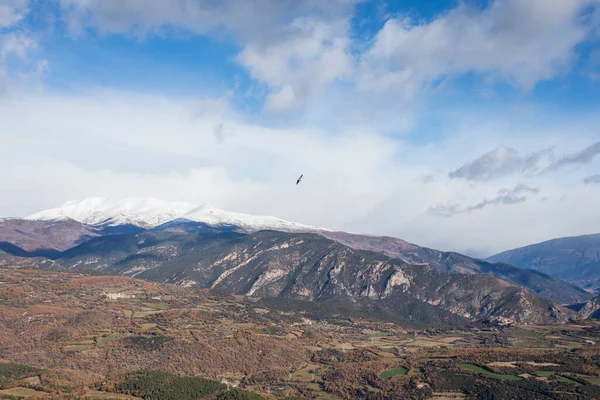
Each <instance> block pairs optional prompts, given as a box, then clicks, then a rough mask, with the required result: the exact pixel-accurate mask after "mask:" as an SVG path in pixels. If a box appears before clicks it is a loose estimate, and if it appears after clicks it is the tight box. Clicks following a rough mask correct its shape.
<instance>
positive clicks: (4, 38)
mask: <svg viewBox="0 0 600 400" xmlns="http://www.w3.org/2000/svg"><path fill="white" fill-rule="evenodd" d="M36 46H37V43H36V42H35V41H34V40H33V39H32V38H31V37H29V36H27V35H25V34H17V33H12V32H11V33H7V34H4V35H0V62H2V61H4V59H5V58H6V57H7V56H9V55H15V56H17V57H19V58H21V59H23V58H25V57H26V56H27V53H28V51H29V50H31V49H34V48H35V47H36Z"/></svg>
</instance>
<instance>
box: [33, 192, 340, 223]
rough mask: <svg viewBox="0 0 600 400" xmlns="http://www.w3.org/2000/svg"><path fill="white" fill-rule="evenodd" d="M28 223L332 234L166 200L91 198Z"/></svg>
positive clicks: (35, 217)
mask: <svg viewBox="0 0 600 400" xmlns="http://www.w3.org/2000/svg"><path fill="white" fill-rule="evenodd" d="M25 219H27V220H43V221H44V220H64V219H73V220H75V221H78V222H81V223H84V224H88V225H105V226H117V225H126V224H131V225H135V226H139V227H142V228H153V227H156V226H158V225H161V224H164V223H166V222H169V221H173V220H175V219H187V220H190V221H194V222H202V223H205V224H207V225H213V226H214V225H235V226H238V227H240V228H242V229H246V230H249V231H257V230H264V229H273V230H282V231H306V230H317V231H329V230H328V229H324V228H319V227H316V226H310V225H303V224H297V223H295V222H289V221H285V220H283V219H279V218H275V217H271V216H256V215H250V214H243V213H236V212H230V211H224V210H221V209H218V208H215V207H212V206H210V205H208V204H203V205H200V206H198V205H195V204H192V203H186V202H182V201H165V200H159V199H155V198H151V197H127V198H121V199H109V198H103V197H92V198H87V199H84V200H77V201H68V202H66V203H65V204H63V205H62V206H60V207H57V208H52V209H48V210H44V211H40V212H37V213H35V214H32V215H29V216H28V217H25Z"/></svg>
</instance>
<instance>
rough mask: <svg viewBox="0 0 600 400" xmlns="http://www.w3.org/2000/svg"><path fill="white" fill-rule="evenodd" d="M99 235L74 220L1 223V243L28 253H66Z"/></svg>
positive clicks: (12, 220)
mask: <svg viewBox="0 0 600 400" xmlns="http://www.w3.org/2000/svg"><path fill="white" fill-rule="evenodd" d="M99 235H100V233H99V232H98V230H97V229H95V228H94V227H91V226H88V225H84V224H82V223H80V222H77V221H74V220H72V219H64V220H61V221H30V220H24V219H16V218H12V219H5V220H1V221H0V241H2V242H6V243H11V244H13V245H15V246H17V247H20V248H21V249H23V250H25V251H28V252H35V251H41V250H54V251H64V250H67V249H69V248H71V247H73V246H76V245H78V244H80V243H83V242H84V241H86V240H88V239H91V238H94V237H97V236H99Z"/></svg>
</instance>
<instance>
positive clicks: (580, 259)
mask: <svg viewBox="0 0 600 400" xmlns="http://www.w3.org/2000/svg"><path fill="white" fill-rule="evenodd" d="M489 260H491V261H499V262H506V263H509V264H512V265H515V266H517V267H520V268H528V269H534V270H539V271H542V272H545V273H547V274H550V275H552V276H556V277H560V278H562V279H565V280H568V281H570V282H572V283H575V284H578V285H581V286H582V287H585V288H589V289H595V288H597V287H598V282H599V281H600V270H598V269H596V268H595V267H594V266H597V265H598V264H595V263H597V262H599V261H600V234H594V235H582V236H573V237H565V238H558V239H552V240H548V241H545V242H541V243H537V244H532V245H529V246H525V247H520V248H518V249H514V250H508V251H505V252H502V253H499V254H496V255H494V256H492V257H489Z"/></svg>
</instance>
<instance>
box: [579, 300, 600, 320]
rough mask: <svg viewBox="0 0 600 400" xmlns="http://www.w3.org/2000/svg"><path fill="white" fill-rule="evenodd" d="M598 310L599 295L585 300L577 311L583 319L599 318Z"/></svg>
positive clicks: (599, 303)
mask: <svg viewBox="0 0 600 400" xmlns="http://www.w3.org/2000/svg"><path fill="white" fill-rule="evenodd" d="M598 310H600V296H597V297H594V298H593V299H590V300H588V301H586V302H585V303H584V304H583V306H582V307H581V308H580V309H579V311H578V312H579V315H580V316H581V318H584V319H587V318H599V317H600V313H599V312H598Z"/></svg>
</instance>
